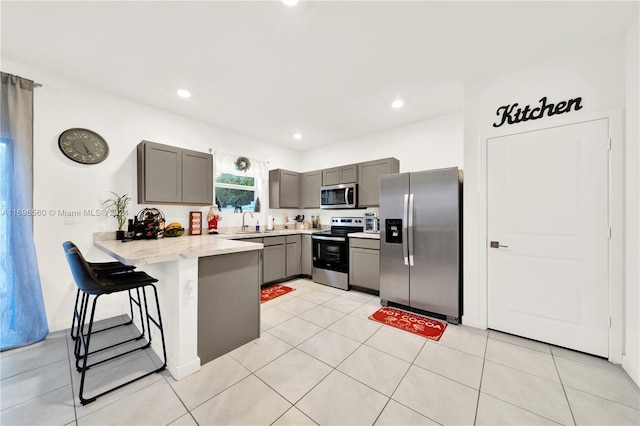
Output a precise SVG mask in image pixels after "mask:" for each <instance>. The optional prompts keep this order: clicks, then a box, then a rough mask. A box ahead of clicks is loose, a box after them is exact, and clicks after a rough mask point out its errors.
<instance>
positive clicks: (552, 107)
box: [493, 96, 582, 127]
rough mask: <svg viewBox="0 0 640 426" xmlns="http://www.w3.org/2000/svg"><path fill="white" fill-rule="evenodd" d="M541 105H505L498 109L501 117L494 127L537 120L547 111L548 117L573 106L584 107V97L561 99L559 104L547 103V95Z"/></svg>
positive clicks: (578, 108) (576, 107)
mask: <svg viewBox="0 0 640 426" xmlns="http://www.w3.org/2000/svg"><path fill="white" fill-rule="evenodd" d="M538 102H540V105H539V106H537V107H535V108H531V105H527V106H525V107H524V108H518V103H514V104H511V105H503V106H501V107H500V108H498V110H497V111H496V115H497V116H498V117H500V123H499V124H498V123H493V127H500V126H502V125H503V124H505V123H507V124H516V123H520V122H521V121H529V120H537V119H539V118H542V117H544V115H545V113H546V115H547V116H548V117H551V116H552V115H556V114H564V113H565V112H570V111H571V108H572V107H573V110H574V111H578V110H580V109H582V105H581V104H580V102H582V97H579V98H575V99H569V100H568V101H561V102H558V103H557V104H552V103H547V97H546V96H545V97H544V98H542V99H540V100H539V101H538Z"/></svg>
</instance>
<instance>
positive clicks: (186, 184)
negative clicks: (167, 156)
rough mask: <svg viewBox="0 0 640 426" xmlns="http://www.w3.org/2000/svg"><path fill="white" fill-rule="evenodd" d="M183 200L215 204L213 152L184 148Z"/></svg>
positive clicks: (190, 202) (188, 202)
mask: <svg viewBox="0 0 640 426" xmlns="http://www.w3.org/2000/svg"><path fill="white" fill-rule="evenodd" d="M182 202H183V203H186V204H202V203H204V204H209V205H210V204H213V161H212V156H211V154H205V153H202V152H196V151H189V150H186V149H183V150H182Z"/></svg>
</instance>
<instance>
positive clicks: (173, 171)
mask: <svg viewBox="0 0 640 426" xmlns="http://www.w3.org/2000/svg"><path fill="white" fill-rule="evenodd" d="M137 167H138V203H139V204H150V203H154V204H186V205H210V204H212V203H213V156H212V155H211V154H206V153H203V152H196V151H190V150H187V149H182V148H177V147H175V146H170V145H163V144H159V143H155V142H149V141H142V142H140V143H139V144H138V148H137Z"/></svg>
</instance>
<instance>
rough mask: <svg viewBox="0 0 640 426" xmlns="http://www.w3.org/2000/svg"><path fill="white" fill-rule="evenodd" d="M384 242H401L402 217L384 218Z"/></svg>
mask: <svg viewBox="0 0 640 426" xmlns="http://www.w3.org/2000/svg"><path fill="white" fill-rule="evenodd" d="M384 227H385V242H386V243H389V244H402V219H385V221H384Z"/></svg>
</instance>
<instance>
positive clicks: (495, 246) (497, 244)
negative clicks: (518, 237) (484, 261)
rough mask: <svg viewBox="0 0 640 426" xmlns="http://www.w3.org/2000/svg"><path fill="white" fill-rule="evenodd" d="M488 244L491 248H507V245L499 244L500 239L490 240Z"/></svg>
mask: <svg viewBox="0 0 640 426" xmlns="http://www.w3.org/2000/svg"><path fill="white" fill-rule="evenodd" d="M490 246H491V248H508V247H509V246H505V245H502V244H500V241H491V243H490Z"/></svg>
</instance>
